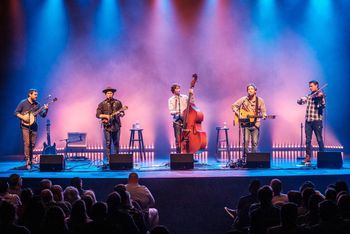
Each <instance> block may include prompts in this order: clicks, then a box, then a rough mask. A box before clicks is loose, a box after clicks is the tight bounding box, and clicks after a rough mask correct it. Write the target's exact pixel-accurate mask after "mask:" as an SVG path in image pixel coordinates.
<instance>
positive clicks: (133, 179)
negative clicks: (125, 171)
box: [128, 172, 139, 184]
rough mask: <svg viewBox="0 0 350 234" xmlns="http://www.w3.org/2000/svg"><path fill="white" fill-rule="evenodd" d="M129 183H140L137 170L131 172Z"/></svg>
mask: <svg viewBox="0 0 350 234" xmlns="http://www.w3.org/2000/svg"><path fill="white" fill-rule="evenodd" d="M128 183H129V184H138V183H139V175H138V174H137V173H136V172H131V173H130V174H129V179H128Z"/></svg>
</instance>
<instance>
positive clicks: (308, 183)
mask: <svg viewBox="0 0 350 234" xmlns="http://www.w3.org/2000/svg"><path fill="white" fill-rule="evenodd" d="M306 188H312V189H314V188H315V184H314V183H312V181H309V180H307V181H305V182H304V183H303V184H302V185H301V186H300V187H299V191H300V192H301V193H302V192H303V191H304V189H306Z"/></svg>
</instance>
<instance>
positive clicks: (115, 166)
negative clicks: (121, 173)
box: [109, 154, 134, 170]
mask: <svg viewBox="0 0 350 234" xmlns="http://www.w3.org/2000/svg"><path fill="white" fill-rule="evenodd" d="M133 167H134V160H133V156H132V154H111V156H110V157H109V168H110V169H111V170H130V169H133Z"/></svg>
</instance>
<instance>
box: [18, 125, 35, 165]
mask: <svg viewBox="0 0 350 234" xmlns="http://www.w3.org/2000/svg"><path fill="white" fill-rule="evenodd" d="M36 134H37V132H35V131H32V132H31V139H30V138H29V137H30V136H29V135H30V132H29V129H28V128H24V127H23V128H22V136H23V142H24V159H25V160H26V161H28V160H33V159H32V158H30V154H31V153H32V152H33V151H32V152H30V143H32V150H33V149H34V146H35V142H36ZM30 141H31V142H30Z"/></svg>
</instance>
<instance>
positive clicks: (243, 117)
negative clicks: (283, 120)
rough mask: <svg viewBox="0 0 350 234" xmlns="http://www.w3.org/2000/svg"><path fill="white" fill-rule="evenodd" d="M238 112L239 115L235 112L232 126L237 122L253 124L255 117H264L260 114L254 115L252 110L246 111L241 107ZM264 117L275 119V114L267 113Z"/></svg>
mask: <svg viewBox="0 0 350 234" xmlns="http://www.w3.org/2000/svg"><path fill="white" fill-rule="evenodd" d="M239 113H240V116H238V115H237V114H235V117H234V121H233V126H237V125H238V124H239V123H241V124H242V125H243V126H245V125H249V124H253V123H255V122H256V119H262V118H264V116H262V115H256V114H255V112H254V111H246V110H243V109H241V110H240V112H239ZM265 118H266V119H275V118H276V115H267V116H266V117H265Z"/></svg>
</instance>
